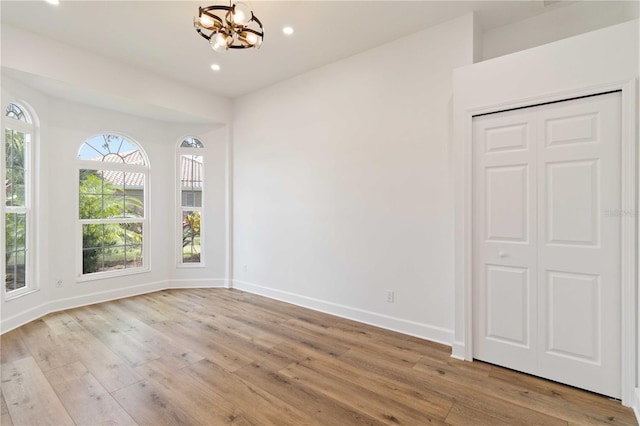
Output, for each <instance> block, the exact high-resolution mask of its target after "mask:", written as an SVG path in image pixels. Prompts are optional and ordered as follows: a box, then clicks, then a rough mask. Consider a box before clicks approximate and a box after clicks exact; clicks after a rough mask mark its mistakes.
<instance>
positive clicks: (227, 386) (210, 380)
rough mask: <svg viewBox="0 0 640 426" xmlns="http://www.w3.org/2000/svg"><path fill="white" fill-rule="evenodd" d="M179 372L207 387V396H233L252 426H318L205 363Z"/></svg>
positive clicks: (256, 388)
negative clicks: (305, 425) (269, 425)
mask: <svg viewBox="0 0 640 426" xmlns="http://www.w3.org/2000/svg"><path fill="white" fill-rule="evenodd" d="M183 371H184V372H185V373H186V374H188V375H189V376H190V377H191V378H192V379H193V380H196V381H199V382H201V383H202V384H203V385H205V386H207V387H209V389H210V391H211V392H218V393H220V394H221V395H233V396H234V398H235V399H237V400H239V401H242V402H243V403H242V407H241V408H242V412H243V416H244V417H245V418H246V419H247V420H249V421H250V422H251V423H254V424H256V425H267V424H272V425H275V424H277V425H282V426H285V425H292V426H297V425H302V424H319V423H321V421H320V419H316V420H315V421H314V419H313V418H309V417H308V416H307V415H306V414H305V413H303V412H302V411H300V410H298V409H297V408H295V407H293V406H291V405H289V404H287V403H286V402H284V401H282V400H281V399H279V398H277V397H275V396H274V395H273V394H271V393H270V392H267V391H265V390H263V389H262V388H260V387H258V386H255V385H254V384H253V383H250V382H247V381H244V380H242V379H240V378H238V377H237V376H236V375H234V374H232V373H230V372H228V371H227V370H225V369H223V368H221V367H220V366H218V365H216V364H214V363H212V362H211V361H208V360H206V359H205V360H202V361H200V362H197V363H195V364H192V365H190V366H188V367H185V368H184V369H183Z"/></svg>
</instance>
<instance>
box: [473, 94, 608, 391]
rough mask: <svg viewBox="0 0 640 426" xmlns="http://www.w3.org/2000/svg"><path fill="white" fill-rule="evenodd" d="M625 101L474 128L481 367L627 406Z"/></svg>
mask: <svg viewBox="0 0 640 426" xmlns="http://www.w3.org/2000/svg"><path fill="white" fill-rule="evenodd" d="M620 101H621V96H620V93H613V94H607V95H600V96H594V97H589V98H583V99H577V100H572V101H566V102H560V103H555V104H550V105H544V106H538V107H532V108H526V109H521V110H515V111H509V112H503V113H498V114H491V115H486V116H481V117H476V118H474V127H473V132H474V133H473V141H474V142H473V143H474V150H473V178H474V189H473V191H474V208H473V214H474V219H473V225H474V234H473V238H474V241H473V260H474V268H473V292H474V294H473V303H474V305H473V309H474V357H476V358H478V359H481V360H484V361H488V362H491V363H495V364H500V365H503V366H506V367H509V368H514V369H517V370H520V371H524V372H527V373H531V374H535V375H538V376H542V377H546V378H549V379H552V380H556V381H560V382H563V383H567V384H570V385H573V386H577V387H581V388H584V389H588V390H591V391H594V392H598V393H602V394H606V395H609V396H613V397H620V393H621V388H620V314H619V312H620V279H621V277H620V225H621V224H620V217H619V215H618V214H617V213H619V209H620V205H621V204H620V201H621V200H620V140H621V138H620V124H621V123H620V117H621V116H620Z"/></svg>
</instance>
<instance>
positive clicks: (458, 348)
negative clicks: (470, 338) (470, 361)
mask: <svg viewBox="0 0 640 426" xmlns="http://www.w3.org/2000/svg"><path fill="white" fill-rule="evenodd" d="M451 357H452V358H455V359H459V360H461V361H464V360H466V348H465V346H464V343H463V342H459V341H454V342H453V344H452V345H451Z"/></svg>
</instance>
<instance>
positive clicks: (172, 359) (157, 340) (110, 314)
mask: <svg viewBox="0 0 640 426" xmlns="http://www.w3.org/2000/svg"><path fill="white" fill-rule="evenodd" d="M95 308H96V309H98V312H100V315H101V316H103V317H104V318H105V319H107V320H109V321H111V322H112V324H113V325H114V326H115V327H116V330H119V331H121V332H123V333H124V334H125V335H127V336H128V337H129V338H131V339H133V340H136V341H137V343H138V344H141V345H143V346H144V347H146V348H148V349H149V350H150V351H152V352H153V353H154V354H157V355H159V356H160V357H161V358H162V360H163V362H165V363H170V364H171V365H174V366H175V367H176V368H181V367H184V366H187V365H189V364H192V363H194V362H198V361H200V360H202V359H204V357H203V356H202V355H200V354H198V353H195V352H193V351H192V350H190V349H189V348H188V347H181V346H180V345H179V344H176V343H174V342H173V340H172V339H171V338H170V337H168V336H166V335H164V334H163V333H162V332H160V331H158V330H156V329H155V328H153V324H147V323H145V322H144V321H141V320H139V319H137V318H135V317H134V316H133V315H132V314H130V313H127V312H126V311H122V308H121V307H119V306H118V305H117V304H114V303H109V304H99V305H96V306H95ZM168 318H173V317H165V318H164V319H165V320H167V319H168ZM174 319H175V320H176V321H178V320H179V318H174Z"/></svg>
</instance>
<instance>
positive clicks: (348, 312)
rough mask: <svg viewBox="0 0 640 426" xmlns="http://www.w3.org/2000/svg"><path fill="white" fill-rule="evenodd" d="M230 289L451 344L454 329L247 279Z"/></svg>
mask: <svg viewBox="0 0 640 426" xmlns="http://www.w3.org/2000/svg"><path fill="white" fill-rule="evenodd" d="M233 288H235V289H238V290H242V291H246V292H249V293H254V294H258V295H260V296H265V297H268V298H271V299H276V300H281V301H283V302H287V303H292V304H294V305H298V306H302V307H304V308H309V309H313V310H314V311H319V312H324V313H327V314H331V315H335V316H338V317H342V318H347V319H350V320H354V321H358V322H362V323H365V324H369V325H374V326H376V327H380V328H384V329H387V330H392V331H397V332H399V333H402V334H408V335H410V336H415V337H420V338H422V339H426V340H430V341H433V342H438V343H442V344H445V345H448V346H451V342H452V341H453V330H448V329H445V328H441V327H435V326H432V325H429V324H423V323H419V322H416V321H410V320H406V319H402V318H396V317H392V316H388V315H384V314H379V313H377V312H372V311H367V310H364V309H359V308H354V307H351V306H345V305H340V304H337V303H333V302H327V301H324V300H320V299H315V298H312V297H307V296H302V295H299V294H295V293H290V292H287V291H282V290H277V289H273V288H270V287H264V286H261V285H258V284H255V283H250V282H247V281H241V280H233Z"/></svg>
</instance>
